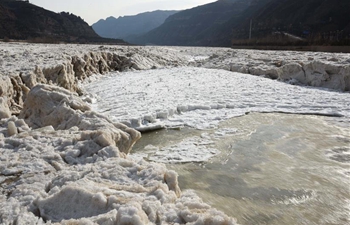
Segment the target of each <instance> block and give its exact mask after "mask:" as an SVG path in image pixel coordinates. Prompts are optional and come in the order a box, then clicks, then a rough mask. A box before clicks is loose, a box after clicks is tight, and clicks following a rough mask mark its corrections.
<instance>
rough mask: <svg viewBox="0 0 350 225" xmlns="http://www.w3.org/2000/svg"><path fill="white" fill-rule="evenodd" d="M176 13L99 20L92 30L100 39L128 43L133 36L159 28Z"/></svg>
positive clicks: (148, 13)
mask: <svg viewBox="0 0 350 225" xmlns="http://www.w3.org/2000/svg"><path fill="white" fill-rule="evenodd" d="M177 12H178V11H175V10H172V11H162V10H157V11H153V12H145V13H140V14H137V15H135V16H123V17H119V18H115V17H113V16H111V17H108V18H107V19H105V20H104V19H101V20H99V21H98V22H96V23H94V24H93V25H92V28H93V29H94V30H95V31H96V33H98V34H99V35H100V36H101V37H105V38H120V39H123V40H126V41H128V39H129V38H130V37H132V36H134V35H140V34H145V33H147V32H148V31H150V30H152V29H154V28H157V27H159V26H160V25H161V24H162V23H164V21H165V19H167V18H168V17H169V16H171V15H173V14H175V13H177Z"/></svg>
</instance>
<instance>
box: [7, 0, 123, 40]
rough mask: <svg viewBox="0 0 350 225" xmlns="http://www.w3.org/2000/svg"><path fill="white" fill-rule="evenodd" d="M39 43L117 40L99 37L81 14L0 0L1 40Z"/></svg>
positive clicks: (23, 2) (21, 2)
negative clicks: (55, 11)
mask: <svg viewBox="0 0 350 225" xmlns="http://www.w3.org/2000/svg"><path fill="white" fill-rule="evenodd" d="M4 38H6V39H7V38H9V39H15V40H29V41H38V42H103V43H105V42H114V43H116V42H118V43H125V42H124V41H122V40H117V41H116V40H108V39H103V38H101V37H100V36H98V35H97V34H96V33H95V31H93V29H92V28H91V27H90V26H89V25H88V24H87V23H86V22H85V21H84V20H82V19H81V18H80V17H77V16H75V15H73V14H70V13H65V12H62V13H54V12H51V11H48V10H46V9H44V8H41V7H38V6H36V5H33V4H31V3H29V1H19V0H0V39H4Z"/></svg>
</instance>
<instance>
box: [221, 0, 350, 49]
mask: <svg viewBox="0 0 350 225" xmlns="http://www.w3.org/2000/svg"><path fill="white" fill-rule="evenodd" d="M254 7H255V8H254V9H253V10H252V9H250V10H249V11H248V10H247V12H245V14H243V15H242V17H241V18H240V20H230V21H229V22H228V23H227V24H226V25H225V26H226V28H231V29H232V38H233V39H236V40H237V39H247V38H248V37H249V27H250V19H252V38H254V39H260V40H261V39H264V38H265V39H266V38H267V39H266V40H265V42H268V39H269V38H268V37H270V39H273V37H272V34H278V33H280V32H283V33H287V34H292V35H295V36H298V37H301V38H303V39H304V40H305V41H306V42H309V44H328V43H330V44H346V42H348V40H349V38H350V36H349V35H350V17H349V15H348V14H349V12H350V11H349V9H350V1H348V0H308V1H305V0H260V1H257V2H256V4H255V6H254ZM249 12H250V13H249ZM271 41H272V42H273V41H274V40H271ZM260 42H264V40H263V41H260ZM269 44H271V43H269ZM348 44H350V43H349V42H348Z"/></svg>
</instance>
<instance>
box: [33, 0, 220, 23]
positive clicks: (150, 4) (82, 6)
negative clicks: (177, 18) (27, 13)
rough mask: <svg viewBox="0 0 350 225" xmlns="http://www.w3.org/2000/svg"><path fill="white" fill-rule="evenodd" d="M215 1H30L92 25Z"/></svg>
mask: <svg viewBox="0 0 350 225" xmlns="http://www.w3.org/2000/svg"><path fill="white" fill-rule="evenodd" d="M214 1H215V0H126V1H125V0H58V1H57V0H30V1H29V2H30V3H32V4H35V5H38V6H40V7H43V8H45V9H47V10H50V11H54V12H70V13H73V14H75V15H77V16H80V17H81V18H83V19H84V20H85V21H86V22H87V23H88V24H90V25H92V24H93V23H95V22H97V21H98V20H100V19H106V18H107V17H109V16H114V17H116V18H117V17H119V16H126V15H136V14H138V13H142V12H148V11H154V10H157V9H161V10H181V9H189V8H193V7H195V6H198V5H204V4H207V3H210V2H214Z"/></svg>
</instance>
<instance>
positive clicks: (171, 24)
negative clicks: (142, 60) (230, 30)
mask: <svg viewBox="0 0 350 225" xmlns="http://www.w3.org/2000/svg"><path fill="white" fill-rule="evenodd" d="M251 1H252V0H219V1H216V2H213V3H209V4H205V5H201V6H198V7H194V8H192V9H188V10H184V11H181V12H179V13H176V14H174V15H172V16H170V17H169V18H168V19H167V20H166V21H165V22H164V23H163V24H162V25H161V26H159V27H158V28H156V29H154V30H152V31H150V32H148V33H147V34H145V35H142V36H139V37H137V38H134V39H133V40H130V42H131V43H136V44H157V45H207V44H208V43H209V42H210V40H208V39H207V37H210V36H211V35H212V34H213V32H214V31H215V29H216V28H217V27H219V26H221V25H223V24H225V23H226V22H227V21H228V20H229V19H230V18H232V17H235V16H236V15H239V14H240V13H241V12H242V11H244V10H245V9H246V8H248V7H249V5H250V2H251Z"/></svg>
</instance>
